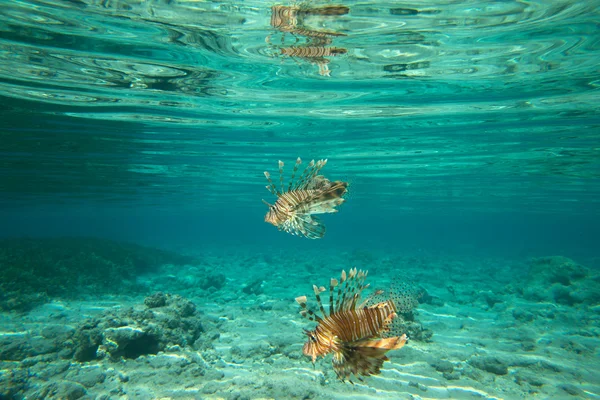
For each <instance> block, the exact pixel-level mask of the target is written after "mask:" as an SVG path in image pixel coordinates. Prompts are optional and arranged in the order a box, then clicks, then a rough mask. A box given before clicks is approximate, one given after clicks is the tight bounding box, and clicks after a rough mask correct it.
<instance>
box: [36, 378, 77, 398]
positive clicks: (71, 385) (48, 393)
mask: <svg viewBox="0 0 600 400" xmlns="http://www.w3.org/2000/svg"><path fill="white" fill-rule="evenodd" d="M86 394H87V390H86V389H85V387H83V385H81V384H79V383H76V382H69V381H61V382H49V383H46V384H45V385H44V386H42V388H41V389H40V390H38V391H37V392H35V393H34V394H33V396H32V398H33V399H36V400H37V399H39V400H43V399H56V400H77V399H80V398H82V397H83V396H85V395H86Z"/></svg>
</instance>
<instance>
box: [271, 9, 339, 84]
mask: <svg viewBox="0 0 600 400" xmlns="http://www.w3.org/2000/svg"><path fill="white" fill-rule="evenodd" d="M349 11H350V9H349V8H348V7H346V6H340V5H331V6H322V7H308V6H306V5H302V6H300V5H292V6H283V5H275V6H273V7H271V26H272V27H273V28H275V29H277V30H278V31H280V32H282V36H281V44H282V45H283V43H284V38H285V34H286V33H291V34H292V35H293V36H294V37H295V38H296V43H297V42H298V36H303V37H305V38H306V39H307V41H308V42H307V43H306V44H302V45H299V46H287V47H280V55H283V56H287V57H290V58H293V59H294V60H295V59H301V60H304V61H307V62H309V63H311V64H313V65H317V66H318V67H319V74H320V75H322V76H330V71H329V66H328V64H329V62H330V61H329V60H328V59H327V58H325V57H332V56H336V55H340V54H346V52H347V50H346V49H344V48H341V47H327V45H329V44H331V38H332V37H336V36H346V34H344V33H340V32H335V31H330V30H322V29H314V28H311V27H307V26H306V25H305V24H304V19H305V17H306V16H310V15H321V16H339V15H345V14H348V12H349ZM270 37H271V35H268V36H267V37H266V42H267V43H269V44H271V39H270Z"/></svg>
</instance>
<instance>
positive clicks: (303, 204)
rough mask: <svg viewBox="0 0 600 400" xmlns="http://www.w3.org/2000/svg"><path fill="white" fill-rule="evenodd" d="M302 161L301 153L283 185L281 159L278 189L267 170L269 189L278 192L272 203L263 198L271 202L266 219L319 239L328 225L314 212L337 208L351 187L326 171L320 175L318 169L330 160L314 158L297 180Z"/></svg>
mask: <svg viewBox="0 0 600 400" xmlns="http://www.w3.org/2000/svg"><path fill="white" fill-rule="evenodd" d="M301 163H302V160H301V159H300V157H298V159H297V160H296V165H294V170H293V171H292V177H291V179H290V182H289V184H288V186H287V189H285V188H284V185H283V162H282V161H279V182H280V184H281V187H280V189H277V187H276V186H275V184H274V183H273V181H272V180H271V175H270V174H269V173H268V172H266V171H265V176H266V177H267V180H268V181H269V184H268V185H267V189H268V190H269V191H270V192H271V193H272V194H274V195H275V196H277V201H276V202H275V204H269V203H267V202H266V201H264V200H263V202H264V203H265V204H266V205H267V206H269V212H267V215H265V222H268V223H270V224H272V225H274V226H276V227H277V229H279V230H282V231H285V232H288V233H291V234H292V235H300V236H304V237H306V238H309V239H320V238H322V237H323V236H324V235H325V225H323V223H322V222H321V221H320V220H319V219H318V218H317V217H316V216H315V214H324V213H334V212H337V211H338V210H337V209H336V208H335V207H337V206H339V205H340V204H342V203H343V202H344V201H345V200H344V199H343V198H342V197H343V196H344V194H346V192H347V190H348V182H342V181H334V182H331V181H330V180H329V179H327V178H325V177H324V176H323V175H319V171H321V168H323V167H324V166H325V164H326V163H327V160H319V161H317V162H316V163H315V161H314V160H313V161H311V162H310V163H309V164H308V166H307V167H306V168H305V169H304V172H303V173H302V174H301V176H300V178H298V180H296V181H294V177H295V176H296V172H297V171H298V167H299V166H300V164H301Z"/></svg>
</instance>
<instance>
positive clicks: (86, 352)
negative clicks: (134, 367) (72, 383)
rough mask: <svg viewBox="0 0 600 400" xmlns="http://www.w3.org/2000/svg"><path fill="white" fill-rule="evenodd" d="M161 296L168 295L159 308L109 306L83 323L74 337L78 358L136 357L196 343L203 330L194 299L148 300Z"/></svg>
mask: <svg viewBox="0 0 600 400" xmlns="http://www.w3.org/2000/svg"><path fill="white" fill-rule="evenodd" d="M163 296H164V297H163ZM151 297H152V296H151ZM160 298H163V299H165V305H164V306H161V311H160V312H156V313H155V312H153V311H152V310H150V309H146V310H142V311H136V310H134V309H126V310H110V311H107V312H105V313H104V314H103V315H102V316H101V317H99V318H97V319H95V320H89V321H87V322H85V323H83V324H82V325H81V326H80V328H79V329H78V330H77V332H76V334H75V335H74V337H73V341H74V343H75V344H74V346H75V348H76V351H75V355H74V357H75V359H76V360H77V361H80V362H86V361H91V360H94V359H96V358H102V357H105V356H108V357H110V358H112V359H114V360H117V359H119V358H121V357H123V358H129V359H135V358H137V357H139V356H141V355H146V354H157V353H158V352H159V351H163V350H166V349H168V348H174V347H173V346H180V347H183V346H188V345H190V346H191V345H192V344H194V343H195V342H196V341H197V340H198V339H199V337H200V335H201V333H202V332H204V326H203V324H202V321H201V319H200V313H199V312H198V310H197V309H196V306H195V305H194V303H192V302H191V301H189V300H187V299H184V298H183V297H181V296H178V295H169V294H164V295H162V296H156V297H153V300H150V301H149V303H150V304H151V305H155V304H160V303H161V302H162V301H160V300H159V303H156V302H154V299H160ZM147 299H148V298H147ZM146 305H148V304H146Z"/></svg>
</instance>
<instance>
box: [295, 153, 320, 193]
mask: <svg viewBox="0 0 600 400" xmlns="http://www.w3.org/2000/svg"><path fill="white" fill-rule="evenodd" d="M314 166H315V160H311V161H310V163H308V165H307V166H306V168H304V171H302V175H300V179H298V182H296V185H295V186H294V190H298V189H302V188H304V187H305V186H306V184H307V183H308V182H309V177H310V174H311V171H312V170H313V167H314Z"/></svg>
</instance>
